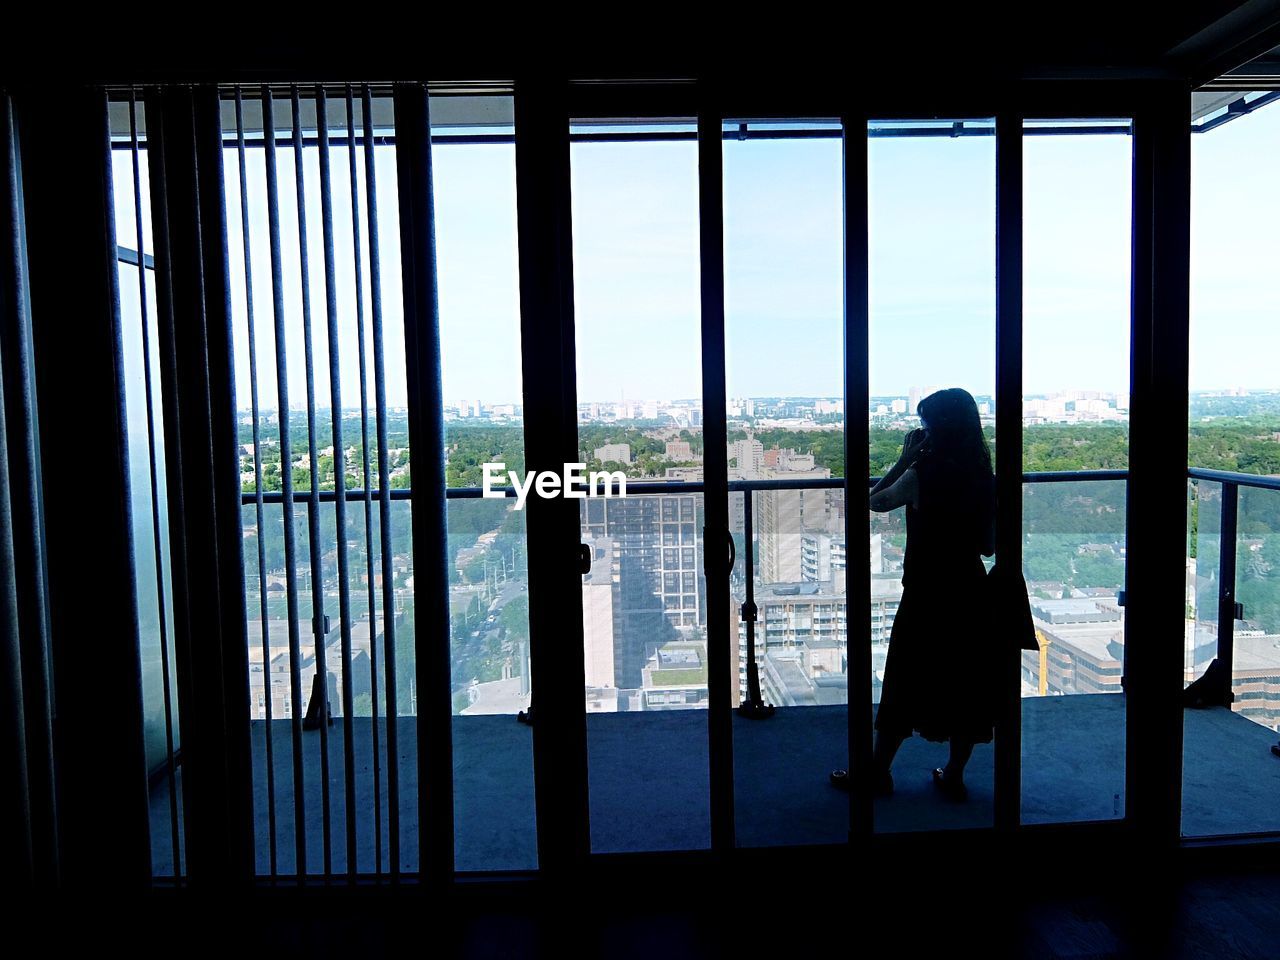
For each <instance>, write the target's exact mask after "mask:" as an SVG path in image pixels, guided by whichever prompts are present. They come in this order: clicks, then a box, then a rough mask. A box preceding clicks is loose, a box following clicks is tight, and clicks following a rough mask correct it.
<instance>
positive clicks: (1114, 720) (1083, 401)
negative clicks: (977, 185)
mask: <svg viewBox="0 0 1280 960" xmlns="http://www.w3.org/2000/svg"><path fill="white" fill-rule="evenodd" d="M1064 129H1071V130H1072V132H1070V133H1066V132H1063V131H1064ZM1088 129H1089V130H1090V131H1106V132H1089V133H1085V132H1081V128H1080V127H1079V126H1075V127H1069V126H1068V125H1066V124H1064V123H1063V122H1062V121H1058V120H1046V121H1036V120H1030V121H1027V123H1026V124H1025V127H1024V134H1025V135H1024V137H1023V141H1022V149H1023V201H1022V203H1023V225H1022V237H1023V298H1022V300H1023V400H1022V410H1023V434H1022V439H1023V448H1022V461H1023V469H1024V470H1025V471H1027V472H1028V473H1030V474H1036V473H1041V472H1045V471H1068V472H1077V471H1094V470H1120V469H1124V468H1125V467H1127V466H1128V434H1129V430H1128V418H1129V333H1130V287H1131V284H1130V277H1129V273H1130V261H1131V244H1132V230H1131V220H1132V212H1131V210H1132V204H1131V198H1130V193H1131V189H1132V178H1133V140H1132V136H1131V135H1130V125H1129V124H1128V122H1127V121H1098V122H1097V123H1090V125H1089V127H1088ZM1126 485H1127V484H1126V481H1124V480H1097V479H1088V478H1087V475H1085V476H1082V478H1081V479H1080V480H1079V481H1073V482H1070V483H1027V484H1024V486H1023V512H1022V524H1023V546H1022V551H1023V575H1024V577H1025V578H1026V581H1027V587H1028V590H1029V592H1030V594H1031V613H1032V617H1033V618H1034V621H1035V626H1036V635H1037V639H1038V641H1039V644H1040V649H1039V651H1023V653H1022V657H1021V660H1022V697H1023V702H1022V819H1023V821H1024V822H1026V823H1053V822H1063V821H1073V820H1110V819H1113V818H1116V817H1121V816H1123V815H1124V794H1125V791H1124V776H1125V766H1124V744H1125V720H1126V713H1125V699H1124V690H1123V687H1122V686H1121V676H1122V674H1123V669H1124V626H1125V624H1124V607H1123V606H1121V604H1120V593H1121V591H1122V590H1123V589H1124V577H1125V496H1126ZM1104 694H1115V695H1116V696H1102V695H1104ZM1066 695H1070V696H1069V697H1067V698H1066V699H1056V698H1062V697H1065V696H1066ZM1081 771H1087V775H1082V773H1081Z"/></svg>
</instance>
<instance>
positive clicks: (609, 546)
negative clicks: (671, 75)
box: [570, 122, 710, 852]
mask: <svg viewBox="0 0 1280 960" xmlns="http://www.w3.org/2000/svg"><path fill="white" fill-rule="evenodd" d="M674 126H675V129H677V130H678V131H679V132H682V133H692V132H693V131H694V130H695V126H694V124H693V123H691V122H682V123H678V124H675V125H674ZM588 128H589V127H588V126H586V125H584V126H582V127H578V126H575V127H573V128H572V130H573V132H581V131H584V130H586V129H588ZM609 129H610V130H612V131H613V132H614V133H618V132H626V131H631V132H639V131H640V130H641V129H642V126H636V125H633V124H629V123H614V124H610V126H609ZM570 161H571V171H572V183H571V186H572V191H573V256H574V311H575V319H576V326H577V381H578V390H577V395H578V419H579V426H578V446H579V457H580V458H581V459H582V460H583V462H585V463H586V464H587V469H588V470H589V471H591V470H594V471H600V470H608V471H621V472H622V473H624V474H625V475H626V476H628V477H631V478H635V479H637V480H640V479H643V480H649V481H658V482H663V483H666V484H669V485H670V486H671V487H673V489H672V490H671V492H670V493H667V492H663V493H658V494H649V495H635V494H632V493H630V492H629V493H628V496H626V497H625V498H611V499H603V498H598V497H589V498H587V499H584V500H583V501H581V503H582V537H583V542H584V543H586V544H587V545H588V547H589V548H590V550H591V554H592V565H591V570H590V572H589V573H588V574H587V575H586V576H584V578H583V621H584V623H583V632H584V642H585V650H584V658H585V667H586V675H587V689H586V701H585V709H586V710H587V712H588V714H589V716H588V717H587V738H588V761H589V789H590V802H591V833H592V837H591V844H592V849H593V850H595V851H597V852H616V851H624V850H670V849H694V848H699V847H706V846H708V845H709V843H710V820H709V807H708V803H709V801H708V790H709V782H708V772H707V721H706V715H705V713H703V712H702V710H704V709H705V708H706V706H707V696H708V678H707V637H706V609H705V596H706V589H705V582H704V580H703V576H702V561H701V552H702V544H701V537H700V532H701V530H702V498H701V496H693V495H689V494H683V495H682V494H681V493H680V492H679V489H678V488H679V485H680V483H681V482H682V481H683V480H685V479H697V478H698V471H699V470H700V467H698V465H697V462H698V460H699V459H700V457H701V449H702V414H703V411H702V374H701V356H702V354H701V346H700V343H701V341H700V334H699V330H700V315H701V304H700V293H699V287H698V152H697V144H696V141H693V140H689V139H681V140H665V141H647V142H646V141H630V142H627V141H616V140H615V141H612V142H589V141H588V142H584V141H575V142H573V143H572V145H571V147H570ZM668 547H669V548H670V549H668ZM685 551H692V552H693V555H692V557H691V556H690V554H689V553H687V552H685ZM690 560H692V562H687V561H690ZM685 574H690V575H692V578H693V582H694V585H695V590H694V592H692V593H687V592H685V591H684V575H685ZM668 575H670V579H668Z"/></svg>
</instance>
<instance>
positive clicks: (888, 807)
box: [151, 694, 1280, 875]
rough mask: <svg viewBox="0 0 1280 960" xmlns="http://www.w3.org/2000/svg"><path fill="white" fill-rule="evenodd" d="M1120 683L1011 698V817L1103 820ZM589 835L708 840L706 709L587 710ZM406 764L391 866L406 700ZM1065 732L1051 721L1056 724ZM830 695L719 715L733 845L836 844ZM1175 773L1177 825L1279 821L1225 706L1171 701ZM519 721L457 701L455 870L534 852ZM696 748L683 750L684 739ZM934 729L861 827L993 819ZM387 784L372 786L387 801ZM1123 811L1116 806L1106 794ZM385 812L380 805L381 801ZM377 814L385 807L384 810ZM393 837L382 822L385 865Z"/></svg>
mask: <svg viewBox="0 0 1280 960" xmlns="http://www.w3.org/2000/svg"><path fill="white" fill-rule="evenodd" d="M1124 710H1125V704H1124V697H1123V695H1121V696H1110V695H1103V694H1099V695H1085V696H1073V697H1061V698H1033V699H1028V700H1026V701H1024V703H1023V709H1022V723H1023V755H1024V766H1023V807H1022V819H1023V822H1024V823H1059V822H1063V821H1072V820H1080V819H1089V820H1110V819H1113V818H1114V817H1115V816H1116V809H1115V808H1114V807H1113V805H1112V801H1111V798H1110V797H1109V796H1108V791H1107V784H1106V783H1105V782H1104V777H1103V776H1102V774H1101V773H1100V772H1101V771H1106V770H1108V769H1109V768H1111V767H1112V766H1113V765H1120V764H1122V763H1123V754H1124V735H1123V734H1124ZM587 725H588V732H589V742H590V744H591V752H590V756H589V757H588V761H589V763H590V771H591V772H590V784H591V808H592V820H591V836H592V844H593V848H595V849H600V850H608V851H610V852H643V851H652V850H697V849H705V848H706V846H707V837H708V829H709V827H708V823H709V820H708V803H707V793H706V771H707V754H706V738H705V719H704V718H703V717H701V716H699V714H698V713H696V712H694V711H671V712H662V713H641V714H638V715H626V714H592V715H590V716H588V718H587ZM270 729H271V731H272V734H273V737H274V743H275V747H276V749H275V750H274V756H275V775H276V776H275V779H276V783H278V784H287V783H289V778H290V776H291V767H290V762H291V761H290V759H289V756H290V755H289V742H290V734H289V724H288V722H287V721H281V720H276V721H272V723H271V725H270ZM399 729H400V736H399V742H400V747H401V757H402V760H403V762H402V764H401V770H402V772H403V774H404V776H403V777H402V778H401V781H400V797H399V804H400V814H401V823H400V836H401V849H402V851H403V853H404V857H405V860H404V868H405V869H406V870H410V871H412V870H415V869H416V866H417V864H416V861H417V838H418V824H417V793H418V783H417V778H416V769H415V767H414V765H413V763H412V762H411V759H412V757H413V756H414V755H415V753H416V750H417V743H416V730H415V724H414V719H413V718H412V717H401V718H400V719H399ZM267 731H268V725H267V724H266V723H265V722H263V721H255V722H254V724H253V731H252V735H253V739H254V745H253V747H254V749H253V754H254V758H255V769H254V784H255V804H254V807H255V811H256V823H255V837H256V839H257V851H258V869H259V871H260V872H261V873H264V874H265V873H268V872H270V849H269V837H270V822H269V818H268V816H267V803H266V789H265V783H266V775H265V774H266V771H265V765H264V762H263V757H264V756H265V749H264V748H265V737H266V735H267ZM1064 732H1066V735H1065V736H1064ZM330 734H331V735H330V737H329V750H330V771H331V773H330V788H331V794H332V796H333V798H334V805H333V808H332V814H331V824H332V835H333V837H334V838H335V842H334V843H333V853H332V857H333V871H334V872H338V873H340V872H343V871H345V869H346V863H345V852H344V847H343V844H342V843H341V842H340V841H339V840H338V839H337V838H340V836H341V831H342V828H343V822H344V818H345V809H344V807H343V800H342V793H343V791H342V773H341V771H342V727H341V721H338V722H337V723H335V725H334V727H332V728H331V730H330ZM354 734H355V739H356V747H357V749H356V755H357V756H358V757H368V756H369V755H370V751H369V746H370V742H369V728H368V725H367V724H361V723H357V724H356V727H355V730H354ZM847 734H848V717H847V712H846V709H845V708H844V707H839V706H832V707H811V708H790V709H788V708H782V709H780V710H778V712H777V713H776V714H775V716H774V717H773V718H772V720H770V721H769V722H767V723H760V722H757V721H753V720H747V719H744V718H740V717H735V719H734V743H735V758H736V775H735V783H736V789H737V824H736V826H737V836H738V843H739V845H741V846H775V845H787V844H834V843H843V842H845V840H846V839H847V837H848V801H847V797H846V796H845V795H844V794H842V793H840V792H839V791H837V790H834V789H832V788H831V787H830V785H829V784H828V783H827V772H828V771H829V770H830V769H831V768H833V767H836V766H843V765H844V763H845V760H846V758H847ZM1185 737H1186V769H1187V773H1186V778H1185V781H1184V784H1183V823H1184V831H1185V832H1186V833H1187V834H1188V835H1196V836H1210V835H1222V834H1254V833H1264V832H1270V831H1275V830H1276V829H1277V828H1280V817H1278V816H1277V813H1276V805H1275V797H1276V796H1277V795H1280V763H1277V762H1276V759H1275V758H1274V757H1272V756H1270V754H1269V753H1268V746H1269V744H1270V743H1272V742H1274V734H1272V733H1271V732H1270V731H1268V730H1266V729H1265V728H1262V727H1260V726H1259V725H1258V724H1255V723H1253V722H1251V721H1249V720H1247V719H1245V718H1244V717H1241V716H1239V715H1238V714H1235V713H1233V712H1232V711H1230V710H1227V709H1225V708H1221V707H1219V708H1211V709H1206V710H1188V711H1187V712H1186V730H1185ZM530 738H531V733H530V730H529V728H528V727H527V726H525V725H523V724H520V723H517V722H516V721H515V719H514V718H512V717H509V716H485V717H456V718H455V719H454V770H455V786H454V789H455V793H456V797H457V803H456V810H455V812H456V816H457V821H456V830H457V835H456V850H457V862H456V865H457V869H458V870H460V871H493V870H528V869H533V868H535V867H536V866H537V850H536V836H535V830H534V823H533V818H532V816H531V814H532V810H533V770H532V768H531V767H530V765H529V757H530V749H531V748H530ZM698 744H700V745H701V749H696V748H695V749H690V747H692V746H695V745H698ZM304 749H305V751H306V756H307V770H306V774H307V792H306V794H305V809H306V811H307V821H306V834H307V859H308V863H309V864H310V865H311V869H312V870H318V869H319V867H320V865H321V864H323V839H322V838H323V829H322V816H321V813H320V811H321V797H320V783H319V775H318V755H319V737H318V734H317V733H315V732H308V733H306V734H305V735H304ZM946 751H947V747H946V745H945V744H933V743H928V742H927V741H924V740H922V739H920V738H918V737H916V738H913V739H912V740H909V741H907V742H906V743H905V744H904V745H903V747H902V750H901V752H900V753H899V755H898V759H897V760H896V761H895V763H894V776H895V793H894V795H893V796H892V797H888V798H884V799H878V800H876V807H875V817H876V830H877V831H882V832H897V831H908V830H921V829H954V828H965V827H989V826H990V825H991V822H992V802H993V796H992V791H991V783H992V776H993V767H992V748H991V747H990V746H980V747H978V748H977V749H976V750H975V752H974V756H973V760H972V761H971V763H970V767H969V771H968V774H967V780H968V782H969V784H970V800H969V802H968V803H967V804H964V805H956V804H949V803H944V802H943V801H942V800H941V799H940V798H939V797H938V796H937V795H936V791H935V790H934V787H933V786H932V784H931V783H930V781H929V770H930V769H932V768H933V767H935V766H939V765H941V764H942V763H945V762H946ZM356 772H357V776H356V778H355V780H356V785H357V790H356V801H357V809H358V810H359V811H361V815H360V816H358V817H357V820H356V823H357V829H358V834H357V845H358V848H359V850H360V862H359V869H360V872H362V873H372V872H374V867H375V863H374V844H373V818H372V811H373V806H374V797H373V789H372V776H371V769H370V768H369V766H368V765H367V764H366V765H364V766H362V767H361V768H360V769H358V770H357V771H356ZM385 804H386V797H385V794H384V796H383V806H384V808H385ZM276 809H277V818H276V825H275V827H276V832H277V836H278V838H279V840H278V844H277V854H278V863H277V871H278V872H279V873H280V874H282V875H288V874H290V873H292V872H293V870H294V862H295V861H294V850H293V829H294V824H293V818H292V810H293V807H292V802H291V798H290V802H277V805H276ZM151 810H152V824H153V828H152V829H153V849H154V851H155V854H156V871H157V873H158V874H161V875H163V874H166V873H170V872H172V861H171V856H170V855H169V853H168V851H169V849H170V839H169V836H168V822H169V801H168V791H167V788H166V787H165V786H164V784H163V781H162V782H161V783H160V784H159V785H158V786H157V787H156V788H155V789H153V791H152V794H151ZM1119 812H1120V813H1123V810H1122V809H1121V810H1120V811H1119ZM384 814H385V810H384ZM383 822H384V823H385V815H384V818H383ZM389 855H390V844H389V842H388V840H387V838H386V836H385V835H384V837H383V864H384V866H385V864H386V863H387V860H388V857H389Z"/></svg>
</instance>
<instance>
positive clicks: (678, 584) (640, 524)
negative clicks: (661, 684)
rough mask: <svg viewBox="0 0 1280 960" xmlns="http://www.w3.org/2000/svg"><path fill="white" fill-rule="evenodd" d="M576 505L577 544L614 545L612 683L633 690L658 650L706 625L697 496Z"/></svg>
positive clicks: (588, 501)
mask: <svg viewBox="0 0 1280 960" xmlns="http://www.w3.org/2000/svg"><path fill="white" fill-rule="evenodd" d="M581 503H582V508H581V515H582V535H583V539H584V541H585V542H589V540H590V539H596V540H600V539H609V540H612V541H613V545H614V548H613V556H614V570H613V571H612V573H611V576H612V580H613V587H614V589H613V594H612V604H613V631H614V644H613V646H614V685H615V686H617V687H620V688H623V689H631V690H634V689H638V688H640V686H641V683H642V676H641V673H642V671H643V669H644V666H645V664H646V663H647V662H648V660H649V658H650V657H651V656H652V655H653V653H654V651H655V650H657V649H658V647H660V646H662V645H663V644H666V643H670V642H672V641H674V640H678V639H681V638H682V637H685V636H687V635H690V634H692V633H693V632H694V631H695V630H696V629H697V628H698V627H699V626H700V625H702V624H704V623H705V622H706V615H705V609H704V601H703V598H704V597H705V595H706V584H705V577H704V574H703V571H702V565H701V558H700V557H699V555H698V552H699V551H698V542H697V538H698V529H699V519H698V512H699V511H698V501H697V497H696V496H695V495H694V494H690V493H685V494H679V493H671V494H665V493H664V494H647V495H643V496H629V497H622V498H613V499H606V498H603V497H588V498H586V499H584V500H582V501H581Z"/></svg>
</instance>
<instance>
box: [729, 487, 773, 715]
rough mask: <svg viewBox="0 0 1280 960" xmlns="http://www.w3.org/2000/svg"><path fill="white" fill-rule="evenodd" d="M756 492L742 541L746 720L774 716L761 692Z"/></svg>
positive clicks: (747, 492) (747, 496)
mask: <svg viewBox="0 0 1280 960" xmlns="http://www.w3.org/2000/svg"><path fill="white" fill-rule="evenodd" d="M754 497H755V493H754V491H752V490H751V488H750V487H749V486H748V487H747V488H746V489H744V490H743V491H742V540H743V544H744V546H743V551H742V552H743V567H742V573H743V576H744V577H745V578H746V584H747V586H746V599H744V600H743V603H742V622H743V623H745V624H746V627H747V699H746V700H745V701H744V702H743V703H741V704H739V705H738V713H739V714H741V715H742V716H744V717H749V718H751V719H755V720H761V719H764V718H767V717H771V716H773V714H774V708H773V705H772V704H766V703H765V702H764V696H763V695H762V694H761V693H760V664H759V661H758V660H757V659H756V620H757V617H758V613H759V611H758V610H757V608H756V582H755V581H756V567H755V547H754V543H753V541H754V540H755V530H754V524H753V522H752V521H753V517H752V500H753V499H754Z"/></svg>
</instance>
